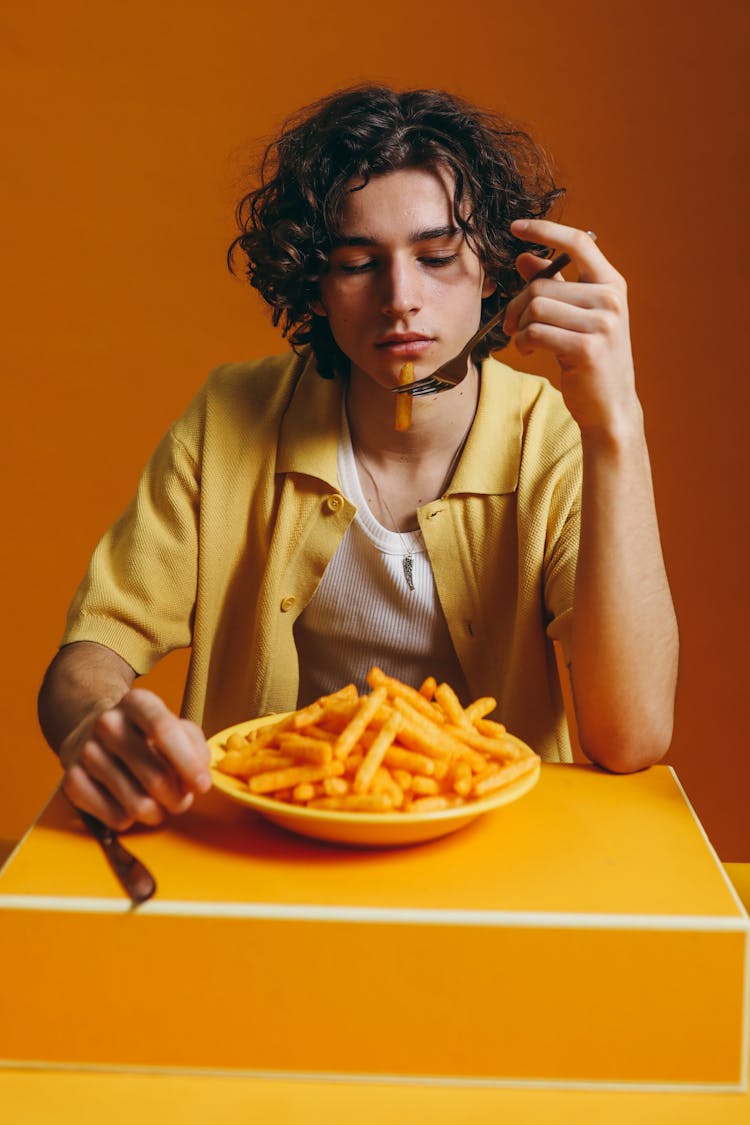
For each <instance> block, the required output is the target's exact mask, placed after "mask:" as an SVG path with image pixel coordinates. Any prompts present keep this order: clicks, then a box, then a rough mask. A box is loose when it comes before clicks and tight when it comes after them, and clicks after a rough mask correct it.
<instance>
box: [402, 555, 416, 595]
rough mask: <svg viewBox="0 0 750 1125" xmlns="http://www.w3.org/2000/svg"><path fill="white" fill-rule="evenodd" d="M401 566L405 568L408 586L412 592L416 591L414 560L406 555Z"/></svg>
mask: <svg viewBox="0 0 750 1125" xmlns="http://www.w3.org/2000/svg"><path fill="white" fill-rule="evenodd" d="M401 565H402V567H403V568H404V578H405V579H406V585H407V586H408V587H409V589H410V590H413V589H414V559H413V558H412V557H411V555H404V557H403V558H402V560H401Z"/></svg>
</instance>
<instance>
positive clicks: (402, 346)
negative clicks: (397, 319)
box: [375, 332, 435, 356]
mask: <svg viewBox="0 0 750 1125" xmlns="http://www.w3.org/2000/svg"><path fill="white" fill-rule="evenodd" d="M434 342H435V340H434V338H433V337H432V336H423V335H422V334H421V333H420V332H391V333H390V334H389V335H388V336H384V337H383V339H382V340H379V341H378V342H377V343H376V345H375V347H376V348H377V349H378V351H380V352H387V353H388V354H389V355H406V356H410V355H421V354H422V352H425V351H426V350H427V349H428V348H429V347H431V346H432V345H433V344H434Z"/></svg>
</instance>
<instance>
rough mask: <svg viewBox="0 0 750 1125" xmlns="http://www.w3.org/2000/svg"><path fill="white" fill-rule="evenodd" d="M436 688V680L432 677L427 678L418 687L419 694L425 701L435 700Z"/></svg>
mask: <svg viewBox="0 0 750 1125" xmlns="http://www.w3.org/2000/svg"><path fill="white" fill-rule="evenodd" d="M436 687H437V680H436V679H435V677H434V676H428V677H427V679H426V680H423V681H422V683H421V684H420V685H419V694H420V695H423V696H424V697H425V699H427V700H430V699H434V698H435V689H436Z"/></svg>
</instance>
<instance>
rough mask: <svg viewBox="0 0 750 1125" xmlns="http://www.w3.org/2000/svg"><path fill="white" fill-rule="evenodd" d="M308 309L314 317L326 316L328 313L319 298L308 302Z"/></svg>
mask: <svg viewBox="0 0 750 1125" xmlns="http://www.w3.org/2000/svg"><path fill="white" fill-rule="evenodd" d="M310 309H311V311H312V312H314V313H315V315H316V316H328V313H327V312H326V310H325V305H324V304H323V302H322V301H321V300H320V299H319V298H318V299H317V300H315V301H311V302H310Z"/></svg>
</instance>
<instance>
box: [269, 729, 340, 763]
mask: <svg viewBox="0 0 750 1125" xmlns="http://www.w3.org/2000/svg"><path fill="white" fill-rule="evenodd" d="M279 749H280V750H281V752H282V754H291V755H292V756H294V757H297V758H302V760H303V761H304V762H314V763H316V764H317V765H319V766H322V765H325V764H326V763H327V762H332V761H333V746H332V745H331V743H330V742H327V741H323V739H321V738H307V737H306V736H305V735H304V734H292V733H289V734H286V733H285V734H281V735H279Z"/></svg>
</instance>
